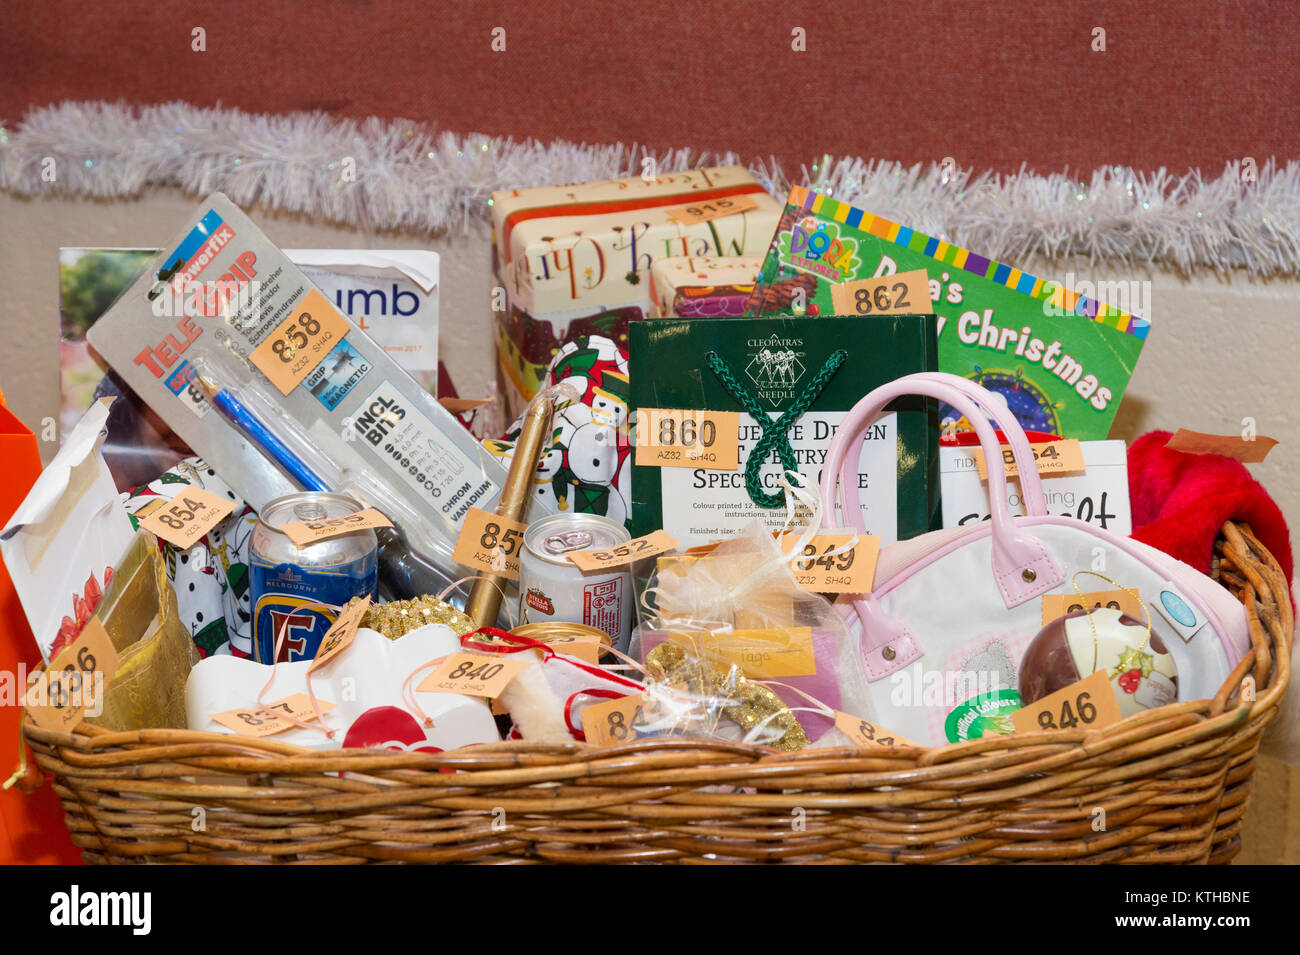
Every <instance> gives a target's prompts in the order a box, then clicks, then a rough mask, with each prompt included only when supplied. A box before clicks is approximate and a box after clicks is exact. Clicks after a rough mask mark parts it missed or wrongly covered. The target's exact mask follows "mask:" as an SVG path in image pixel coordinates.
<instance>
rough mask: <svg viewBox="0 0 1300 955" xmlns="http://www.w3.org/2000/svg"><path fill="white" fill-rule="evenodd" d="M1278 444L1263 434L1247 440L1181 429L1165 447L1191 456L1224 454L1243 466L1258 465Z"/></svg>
mask: <svg viewBox="0 0 1300 955" xmlns="http://www.w3.org/2000/svg"><path fill="white" fill-rule="evenodd" d="M1277 443H1278V442H1277V438H1270V437H1267V436H1266V435H1262V434H1261V435H1255V436H1253V437H1249V438H1245V437H1241V436H1239V435H1235V434H1204V433H1202V432H1200V431H1188V430H1187V429H1186V428H1179V429H1178V430H1177V431H1176V432H1175V433H1174V436H1173V437H1172V438H1170V439H1169V440H1168V442H1166V443H1165V447H1166V448H1169V449H1170V450H1172V451H1186V452H1187V453H1189V454H1222V455H1224V456H1226V457H1229V458H1236V459H1237V460H1238V461H1240V462H1241V463H1243V464H1258V463H1259V462H1260V461H1263V460H1264V459H1265V458H1266V457H1268V452H1270V451H1272V450H1273V448H1274V446H1275V445H1276V444H1277Z"/></svg>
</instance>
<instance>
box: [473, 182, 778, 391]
mask: <svg viewBox="0 0 1300 955" xmlns="http://www.w3.org/2000/svg"><path fill="white" fill-rule="evenodd" d="M690 210H695V211H694V212H691V211H690ZM780 214H781V206H780V204H779V203H778V202H777V201H776V200H775V199H773V198H772V197H771V196H769V195H768V194H767V193H766V192H765V191H764V190H763V187H762V186H761V185H759V183H758V182H757V181H755V180H754V178H753V177H752V176H751V175H750V174H749V173H748V172H747V171H746V170H745V169H744V168H743V167H740V166H725V167H714V168H701V169H694V170H690V171H687V172H680V173H673V174H671V175H667V174H666V175H662V176H649V177H639V176H637V177H631V178H628V179H607V180H602V181H599V182H589V183H581V184H576V185H567V186H546V187H541V188H535V189H511V190H504V191H501V192H496V193H493V195H492V226H493V240H494V241H493V244H494V248H493V272H494V275H495V279H496V284H497V286H498V288H500V289H501V290H502V292H503V294H502V295H498V296H496V297H495V299H494V303H493V309H494V314H493V318H494V324H495V326H496V332H497V345H498V350H497V353H498V356H499V364H498V379H499V384H500V389H501V393H502V394H503V395H505V397H506V403H507V407H508V408H509V410H510V411H511V413H512V414H519V413H520V412H521V411H522V410H523V405H524V403H525V402H526V401H527V400H528V399H529V398H531V397H532V396H533V395H534V394H536V392H537V391H538V390H539V389H540V387H541V380H542V377H543V375H544V373H545V371H546V367H547V364H548V363H549V362H550V360H551V358H552V357H553V356H554V355H555V354H556V353H557V352H558V350H559V349H560V347H561V346H562V345H563V344H564V343H566V342H568V341H571V340H572V339H574V338H575V337H577V336H579V335H593V334H599V335H603V336H606V337H608V338H611V339H612V340H613V341H615V342H616V343H617V344H618V345H619V347H621V348H624V349H626V347H627V325H628V323H629V322H635V321H638V320H640V319H642V318H644V317H646V316H647V315H648V314H650V309H651V304H652V296H651V291H650V286H651V275H650V269H651V267H652V266H653V264H654V263H655V262H656V261H658V260H660V259H664V258H668V257H670V256H744V255H758V254H761V253H762V252H763V251H764V250H765V249H766V248H767V247H768V245H769V243H770V241H771V238H772V234H773V231H774V230H775V228H776V223H777V219H778V218H779V217H780Z"/></svg>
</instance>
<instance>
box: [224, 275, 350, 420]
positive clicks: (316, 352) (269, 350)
mask: <svg viewBox="0 0 1300 955" xmlns="http://www.w3.org/2000/svg"><path fill="white" fill-rule="evenodd" d="M351 327H352V326H350V325H349V324H348V320H347V319H346V318H344V317H343V316H342V315H341V314H340V313H339V311H338V309H336V308H335V307H334V306H333V305H331V304H330V302H329V300H328V299H327V298H325V296H324V295H322V294H321V293H320V292H319V291H318V290H317V289H312V290H311V291H310V292H308V293H307V295H306V296H305V297H304V298H303V300H302V301H301V302H300V303H299V304H298V307H297V308H295V309H294V310H293V314H292V315H290V316H289V317H288V318H286V319H285V320H284V321H283V322H281V323H280V325H279V326H278V327H277V328H276V329H275V331H273V332H271V334H270V335H268V336H267V338H266V339H265V340H264V341H263V342H262V343H261V344H260V345H258V346H257V347H256V348H255V349H253V353H252V354H251V355H249V356H248V357H249V360H251V361H252V363H253V364H254V365H255V366H256V367H257V368H258V370H259V371H261V372H262V374H264V375H266V377H267V378H268V379H269V380H270V382H271V384H273V385H275V387H276V388H277V389H278V390H279V392H280V394H282V395H287V394H288V393H289V392H291V391H293V389H295V388H297V387H298V385H300V384H301V383H302V380H303V379H304V378H306V377H307V375H308V374H310V373H311V370H312V369H313V368H315V367H316V366H317V365H319V364H320V363H321V359H323V358H324V357H325V356H326V355H327V354H328V353H329V351H330V349H332V348H333V347H334V346H335V345H337V344H338V343H339V342H341V341H342V340H343V336H345V335H346V334H347V333H348V331H349V330H350V329H351Z"/></svg>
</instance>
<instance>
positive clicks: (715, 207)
mask: <svg viewBox="0 0 1300 955" xmlns="http://www.w3.org/2000/svg"><path fill="white" fill-rule="evenodd" d="M757 208H758V203H757V202H755V201H754V200H753V199H751V198H749V196H732V197H731V198H730V199H711V200H710V201H708V202H697V203H695V204H694V205H691V206H686V207H685V208H683V209H674V210H673V211H672V213H671V215H672V218H674V219H676V220H677V221H678V222H680V223H681V224H682V225H699V224H700V223H701V222H711V221H712V220H714V219H721V218H722V217H723V216H734V215H736V214H737V213H739V212H749V211H750V210H751V209H757Z"/></svg>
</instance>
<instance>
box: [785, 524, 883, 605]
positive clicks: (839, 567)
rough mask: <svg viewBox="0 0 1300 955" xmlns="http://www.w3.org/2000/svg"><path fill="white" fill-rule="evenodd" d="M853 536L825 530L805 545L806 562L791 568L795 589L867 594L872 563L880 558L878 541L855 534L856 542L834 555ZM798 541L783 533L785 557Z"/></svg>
mask: <svg viewBox="0 0 1300 955" xmlns="http://www.w3.org/2000/svg"><path fill="white" fill-rule="evenodd" d="M854 536H855V535H854V533H853V532H852V531H828V532H826V533H824V534H818V535H817V536H816V537H814V538H813V539H812V541H811V542H810V543H808V544H805V545H804V548H803V553H804V556H805V558H806V559H804V560H797V561H795V562H794V563H793V564H792V565H791V566H792V567H793V568H794V577H795V580H797V581H799V586H800V587H802V588H803V589H804V590H808V591H811V592H812V593H815V594H869V593H871V588H872V587H873V586H874V585H875V581H876V561H877V560H879V558H880V538H879V537H878V536H876V535H874V534H858V535H856V536H857V538H858V542H857V543H856V544H854V545H853V547H852V548H850V549H849V550H846V551H844V553H842V554H837V553H835V552H836V551H837V550H839V549H840V548H841V547H843V546H844V545H846V544H847V543H849V541H851V540H853V538H854ZM798 542H799V535H798V534H786V535H785V536H783V537H782V538H781V550H783V551H785V552H786V553H787V554H788V553H790V551H791V548H793V547H794V546H795V544H797V543H798Z"/></svg>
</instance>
